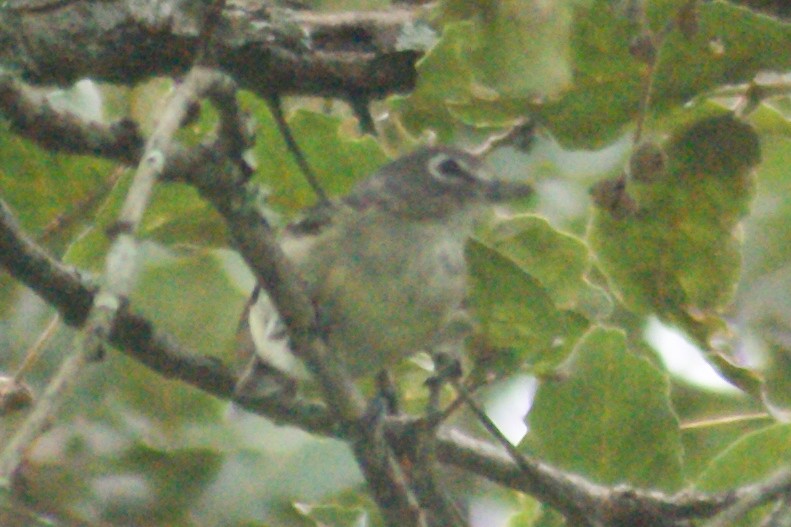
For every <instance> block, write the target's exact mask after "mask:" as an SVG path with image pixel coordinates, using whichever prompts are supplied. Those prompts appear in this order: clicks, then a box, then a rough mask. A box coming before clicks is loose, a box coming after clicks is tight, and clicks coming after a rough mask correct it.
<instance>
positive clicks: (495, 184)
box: [483, 179, 533, 203]
mask: <svg viewBox="0 0 791 527" xmlns="http://www.w3.org/2000/svg"><path fill="white" fill-rule="evenodd" d="M483 195H484V197H485V198H486V199H487V200H488V201H491V202H494V203H498V202H501V201H511V200H517V199H523V198H529V197H530V196H532V195H533V187H532V186H531V185H529V184H528V183H524V182H520V181H504V180H500V179H495V180H491V181H487V182H486V183H485V184H484V188H483Z"/></svg>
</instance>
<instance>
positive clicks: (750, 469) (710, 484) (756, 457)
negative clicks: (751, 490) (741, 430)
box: [695, 424, 791, 492]
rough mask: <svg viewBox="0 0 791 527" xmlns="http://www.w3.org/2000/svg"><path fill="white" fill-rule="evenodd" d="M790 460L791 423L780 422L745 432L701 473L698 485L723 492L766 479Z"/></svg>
mask: <svg viewBox="0 0 791 527" xmlns="http://www.w3.org/2000/svg"><path fill="white" fill-rule="evenodd" d="M790 462H791V425H787V424H777V425H773V426H769V427H766V428H764V429H762V430H758V431H755V432H752V433H749V434H746V435H744V436H743V437H741V438H740V439H739V440H737V441H736V442H735V443H733V444H732V445H731V446H729V447H728V448H727V449H725V450H724V451H723V452H722V453H721V454H720V455H719V456H717V457H716V458H715V459H714V460H713V461H712V462H711V465H710V466H709V467H708V468H707V469H706V470H705V471H704V472H703V473H702V474H701V475H700V478H698V480H697V482H696V483H695V486H696V487H697V488H698V489H700V490H702V491H707V492H720V491H724V490H728V489H732V488H734V487H737V486H739V485H746V484H749V483H754V482H756V481H758V480H760V479H763V478H765V477H767V476H769V475H771V474H773V473H774V472H775V471H777V470H778V469H779V468H780V467H782V466H783V465H788V463H790Z"/></svg>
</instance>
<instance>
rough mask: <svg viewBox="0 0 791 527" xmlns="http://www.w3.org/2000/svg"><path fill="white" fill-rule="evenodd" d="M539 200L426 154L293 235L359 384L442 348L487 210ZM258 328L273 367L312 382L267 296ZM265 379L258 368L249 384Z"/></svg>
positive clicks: (444, 155) (382, 172)
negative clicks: (473, 237) (471, 242)
mask: <svg viewBox="0 0 791 527" xmlns="http://www.w3.org/2000/svg"><path fill="white" fill-rule="evenodd" d="M530 194H531V188H530V186H529V185H527V184H525V183H518V182H508V181H503V180H498V179H495V178H493V177H491V176H490V175H489V174H488V173H487V171H486V169H485V167H484V165H483V163H482V162H481V160H480V159H479V158H477V157H475V156H474V155H472V154H469V153H467V152H464V151H461V150H457V149H453V148H447V147H426V148H420V149H418V150H417V151H415V152H413V153H411V154H409V155H406V156H404V157H401V158H399V159H396V160H394V161H392V162H390V163H389V164H387V165H385V166H383V167H382V168H380V169H379V170H378V171H377V172H375V173H374V174H373V175H372V176H370V177H369V178H367V179H365V180H363V181H361V182H360V183H359V184H358V185H357V186H356V187H355V188H354V189H353V190H352V192H351V193H349V194H348V195H347V196H346V197H344V198H343V199H342V200H340V201H339V202H338V203H336V204H335V206H333V207H324V208H320V209H317V210H314V211H313V212H312V213H311V214H309V215H308V216H307V217H306V218H305V219H304V220H302V221H300V222H298V223H295V224H293V225H291V226H289V227H288V228H287V229H286V230H285V232H284V235H283V238H282V248H283V251H284V252H285V254H286V256H288V257H289V259H290V260H291V262H293V263H294V264H295V265H296V267H297V269H298V271H299V273H300V274H301V276H302V278H303V279H304V283H305V285H306V287H307V292H308V295H309V296H310V298H311V299H312V301H313V303H314V305H315V306H316V311H317V317H318V323H319V327H320V328H321V330H322V333H323V336H324V337H325V339H326V341H327V344H328V346H329V349H330V350H331V352H332V353H333V354H334V355H335V356H336V357H337V359H338V360H342V361H343V363H344V365H345V367H346V368H347V370H348V372H349V373H350V374H351V375H352V376H353V377H361V376H365V375H370V374H374V373H376V372H378V371H380V370H382V369H384V368H387V367H390V366H393V365H394V364H396V363H398V362H399V361H400V360H402V359H404V358H406V357H409V356H410V355H412V354H414V353H416V352H418V351H421V350H426V351H431V350H432V349H434V348H435V347H436V346H439V345H441V344H442V340H443V338H444V334H445V331H444V330H445V328H446V327H447V326H448V324H449V323H450V322H451V321H452V320H453V319H454V317H455V316H456V315H457V314H458V313H459V311H460V308H461V305H462V301H463V299H464V297H465V292H466V265H465V260H464V245H465V241H466V239H467V237H468V236H469V235H470V234H471V233H472V230H473V228H474V226H475V223H476V221H477V220H479V219H480V218H481V216H482V213H484V212H485V211H486V209H487V206H488V205H490V204H492V203H496V202H501V201H504V200H506V199H514V198H523V197H526V196H529V195H530ZM249 328H250V333H251V335H252V340H253V342H254V344H255V350H256V353H257V355H258V357H259V358H258V359H257V360H259V361H263V363H264V364H265V365H266V368H275V369H276V370H280V371H281V372H285V373H287V374H288V376H289V377H292V378H304V377H306V376H307V373H306V371H305V369H304V367H303V366H302V364H301V362H300V361H299V360H298V359H297V358H296V357H294V356H293V355H292V353H291V352H290V351H289V343H288V337H287V334H286V331H285V327H284V325H283V323H282V321H281V319H280V317H279V316H278V314H277V312H276V310H275V309H274V306H273V305H272V303H271V301H270V300H269V298H268V297H267V296H266V294H264V293H261V294H260V295H258V297H257V299H256V300H255V303H254V304H253V305H252V308H251V309H250V311H249ZM259 365H260V363H259ZM255 371H256V369H255V368H253V367H252V366H251V367H249V368H248V370H247V373H246V374H245V375H243V376H242V381H240V386H242V385H244V386H248V385H249V384H250V383H251V382H252V381H253V380H254V379H251V376H254V372H255ZM244 390H245V391H246V393H249V392H247V388H244Z"/></svg>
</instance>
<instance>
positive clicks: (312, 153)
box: [242, 94, 387, 214]
mask: <svg viewBox="0 0 791 527" xmlns="http://www.w3.org/2000/svg"><path fill="white" fill-rule="evenodd" d="M243 95H244V97H243V98H242V100H243V101H244V102H245V105H246V107H247V108H248V109H249V110H250V111H251V112H252V114H253V115H254V116H255V118H256V121H257V123H258V129H257V132H256V144H255V147H254V149H253V150H254V152H255V156H256V159H257V162H258V169H257V171H256V180H257V181H260V182H262V183H264V184H265V185H267V187H268V188H270V189H271V196H270V203H271V204H272V206H273V208H274V209H275V210H277V211H279V212H284V213H287V214H293V213H294V212H295V211H298V210H300V209H302V208H304V207H307V206H309V205H313V204H314V203H316V195H315V193H314V192H313V190H312V189H311V188H310V186H309V185H308V183H307V181H306V179H305V176H304V175H303V174H302V172H301V171H300V170H299V168H298V166H297V164H296V161H295V160H294V156H293V155H292V154H291V152H289V151H288V149H287V148H286V145H285V142H284V140H283V138H282V136H281V135H280V132H279V131H278V129H277V127H276V125H275V122H274V119H273V117H272V115H271V113H270V112H269V109H268V108H267V107H266V105H265V104H264V103H263V102H261V101H260V100H259V99H256V98H253V97H248V95H247V94H243ZM288 122H289V126H290V127H291V129H292V132H293V134H294V136H295V138H296V140H297V143H298V144H299V146H300V148H301V149H302V151H303V152H304V154H305V157H306V160H307V162H308V164H309V165H310V166H311V168H312V169H313V171H314V173H315V174H316V177H317V179H318V182H319V184H320V185H321V187H322V188H323V189H324V191H325V192H326V193H327V194H328V195H329V196H335V195H340V194H345V193H346V192H347V191H348V190H349V189H350V187H351V186H352V185H353V183H354V182H356V181H358V180H359V179H362V178H364V177H366V176H368V175H370V174H371V173H373V172H374V171H375V170H376V169H377V168H379V167H380V166H381V165H383V164H384V163H385V162H386V161H387V158H386V157H385V155H384V153H383V152H382V150H381V148H380V147H379V145H378V144H377V143H376V141H375V140H374V139H372V138H371V137H362V138H360V137H355V136H351V135H349V134H347V133H344V131H343V129H342V125H343V124H344V122H343V121H342V120H341V119H340V118H338V117H332V116H328V115H322V114H320V113H316V112H311V111H308V110H304V109H300V110H297V111H296V112H294V113H293V114H292V115H291V116H290V117H289V120H288Z"/></svg>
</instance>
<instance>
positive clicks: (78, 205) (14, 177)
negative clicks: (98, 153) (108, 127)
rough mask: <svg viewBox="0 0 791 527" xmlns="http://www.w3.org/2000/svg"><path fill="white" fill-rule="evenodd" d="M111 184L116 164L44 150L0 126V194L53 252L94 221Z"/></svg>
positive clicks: (21, 220) (18, 216) (25, 226)
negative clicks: (93, 216)
mask: <svg viewBox="0 0 791 527" xmlns="http://www.w3.org/2000/svg"><path fill="white" fill-rule="evenodd" d="M112 182H113V164H112V163H109V162H107V161H103V160H99V159H95V158H91V157H87V156H72V155H65V154H60V153H51V152H46V151H44V150H42V149H40V148H39V147H37V146H36V145H34V144H33V143H31V142H30V141H27V140H25V139H22V138H20V137H17V136H15V135H13V134H12V133H11V132H10V131H8V130H7V129H6V128H5V127H0V195H2V197H3V199H4V200H6V201H7V202H8V203H9V205H10V206H11V207H12V208H13V211H14V213H15V215H16V217H17V219H18V220H19V222H20V223H21V225H22V227H23V228H24V229H25V231H26V232H27V233H28V234H30V235H31V236H33V237H34V238H37V239H39V240H41V241H42V242H43V243H45V244H46V245H47V246H48V247H49V248H50V250H52V251H54V252H55V253H60V252H61V251H63V250H64V248H65V247H66V245H67V244H68V242H69V240H70V239H71V237H73V236H74V235H75V234H76V233H78V232H79V231H80V230H82V229H83V228H84V226H85V224H86V223H87V222H89V221H90V218H91V215H92V214H93V213H95V211H96V208H97V206H98V205H99V204H101V203H102V202H103V200H104V198H105V196H106V195H107V193H108V192H109V191H110V188H111V187H112V184H113V183H112Z"/></svg>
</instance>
